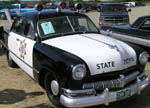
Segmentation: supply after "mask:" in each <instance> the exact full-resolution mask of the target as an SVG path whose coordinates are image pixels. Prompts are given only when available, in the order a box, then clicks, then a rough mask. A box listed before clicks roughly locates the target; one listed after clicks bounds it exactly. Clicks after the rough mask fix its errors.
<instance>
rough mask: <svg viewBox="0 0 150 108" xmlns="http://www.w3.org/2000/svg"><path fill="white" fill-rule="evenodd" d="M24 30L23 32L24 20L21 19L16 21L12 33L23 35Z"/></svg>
mask: <svg viewBox="0 0 150 108" xmlns="http://www.w3.org/2000/svg"><path fill="white" fill-rule="evenodd" d="M22 30H23V26H22V19H20V18H17V19H15V21H14V23H13V25H12V28H11V31H12V32H15V33H17V34H20V35H21V34H22Z"/></svg>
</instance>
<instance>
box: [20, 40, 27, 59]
mask: <svg viewBox="0 0 150 108" xmlns="http://www.w3.org/2000/svg"><path fill="white" fill-rule="evenodd" d="M26 46H27V44H26V43H25V39H24V40H23V41H20V48H19V52H20V57H21V58H22V59H24V57H25V55H26Z"/></svg>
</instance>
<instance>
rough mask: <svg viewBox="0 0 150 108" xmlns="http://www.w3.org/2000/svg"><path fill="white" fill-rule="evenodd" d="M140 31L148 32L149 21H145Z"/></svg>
mask: <svg viewBox="0 0 150 108" xmlns="http://www.w3.org/2000/svg"><path fill="white" fill-rule="evenodd" d="M139 29H141V30H147V31H150V19H148V20H146V21H145V22H144V23H143V24H142V25H141V26H140V27H139Z"/></svg>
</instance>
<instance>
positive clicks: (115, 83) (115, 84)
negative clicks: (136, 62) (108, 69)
mask: <svg viewBox="0 0 150 108" xmlns="http://www.w3.org/2000/svg"><path fill="white" fill-rule="evenodd" d="M139 73H140V72H139V71H135V72H133V73H131V74H129V75H127V76H125V75H120V78H117V79H113V80H107V81H98V82H92V83H85V84H83V87H82V88H83V89H91V88H94V89H104V88H123V87H124V86H125V85H127V84H128V83H130V82H132V81H133V80H136V78H137V76H138V75H139Z"/></svg>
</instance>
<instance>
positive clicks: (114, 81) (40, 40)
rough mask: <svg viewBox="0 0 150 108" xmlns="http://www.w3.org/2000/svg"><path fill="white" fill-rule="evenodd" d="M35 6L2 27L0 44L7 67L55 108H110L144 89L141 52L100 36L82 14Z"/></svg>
mask: <svg viewBox="0 0 150 108" xmlns="http://www.w3.org/2000/svg"><path fill="white" fill-rule="evenodd" d="M39 6H40V5H39ZM39 6H38V7H39ZM38 7H37V9H38V11H39V12H38V11H32V12H26V13H23V14H21V15H20V16H18V17H17V18H16V19H15V20H14V22H13V25H12V27H11V29H10V30H9V31H6V30H4V29H3V27H1V28H0V39H1V42H2V44H3V46H4V47H5V48H6V49H7V62H8V65H9V66H11V67H13V66H16V65H18V66H19V67H20V68H21V69H22V70H24V71H25V72H26V73H27V74H28V75H29V76H30V77H32V78H33V79H34V80H36V81H37V82H39V84H40V85H41V86H42V87H43V88H44V89H45V90H46V92H47V95H48V98H49V99H50V101H51V102H52V103H53V104H54V105H56V106H57V107H59V108H60V107H61V106H65V107H74V108H77V107H86V106H93V105H99V104H105V105H109V103H110V102H114V101H119V100H123V99H126V98H128V97H131V96H133V95H135V94H140V93H141V91H142V90H143V89H145V88H146V87H147V86H148V85H149V83H150V82H149V79H148V78H147V76H146V74H145V70H144V68H145V65H146V62H147V59H148V56H149V55H148V53H147V52H146V51H145V50H143V49H142V48H140V47H138V46H136V45H132V44H130V43H124V42H121V41H119V40H116V39H113V38H111V37H106V36H104V35H102V34H100V32H99V30H98V29H97V27H96V25H94V23H93V22H92V21H91V20H90V19H89V17H88V16H86V15H84V14H81V13H77V12H74V11H70V10H65V9H64V10H58V9H57V10H56V9H55V10H50V9H49V10H41V9H42V8H41V6H40V8H38ZM40 10H41V11H40Z"/></svg>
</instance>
